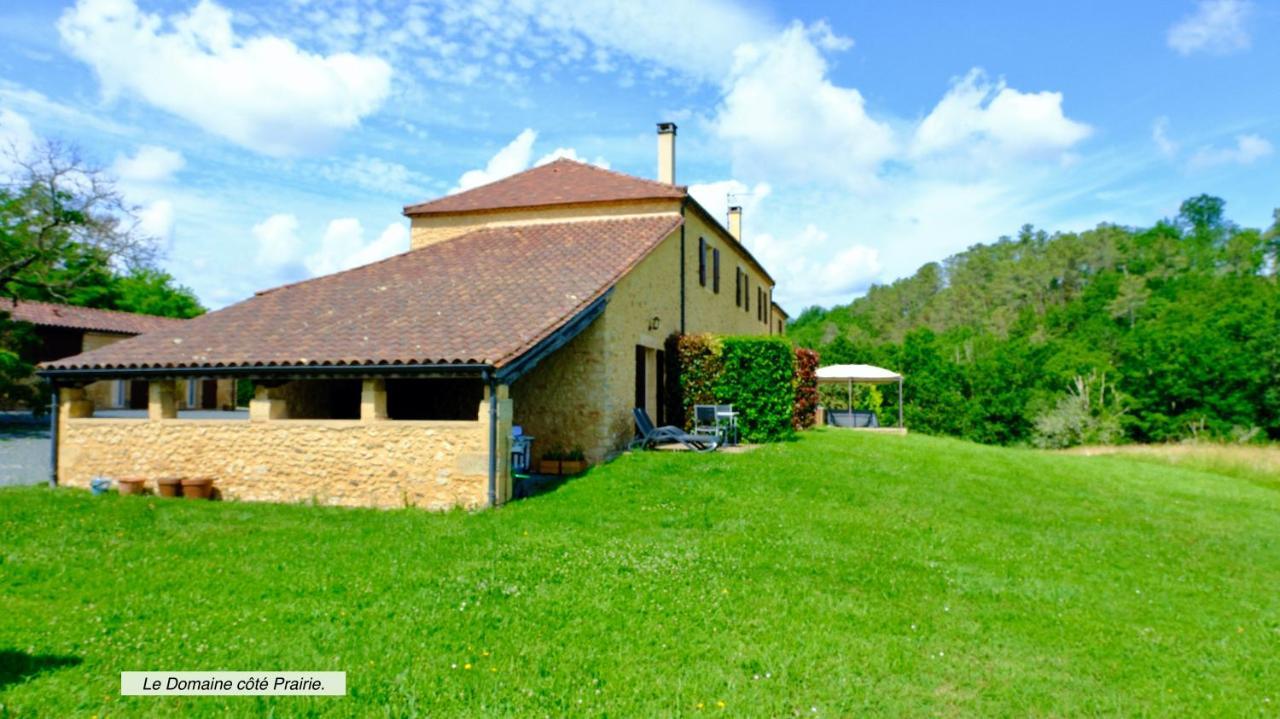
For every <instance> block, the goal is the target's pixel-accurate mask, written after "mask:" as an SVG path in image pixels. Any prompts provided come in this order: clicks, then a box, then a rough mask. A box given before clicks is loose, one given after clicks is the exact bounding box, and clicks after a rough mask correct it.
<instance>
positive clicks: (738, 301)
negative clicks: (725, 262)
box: [733, 267, 742, 307]
mask: <svg viewBox="0 0 1280 719" xmlns="http://www.w3.org/2000/svg"><path fill="white" fill-rule="evenodd" d="M733 273H734V274H733V306H734V307H741V306H742V268H741V267H738V268H736V269H734V271H733Z"/></svg>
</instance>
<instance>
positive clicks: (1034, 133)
mask: <svg viewBox="0 0 1280 719" xmlns="http://www.w3.org/2000/svg"><path fill="white" fill-rule="evenodd" d="M1091 132H1092V130H1091V129H1090V127H1089V126H1088V125H1086V124H1084V123H1081V122H1076V121H1075V120H1071V119H1069V118H1068V117H1067V116H1066V115H1064V114H1063V111H1062V93H1059V92H1019V91H1018V90H1015V89H1013V88H1010V87H1008V86H1006V85H1005V83H1004V81H1003V80H1001V81H999V82H996V83H991V82H989V81H987V79H986V77H985V75H984V74H983V72H982V71H981V70H979V69H977V68H975V69H973V70H970V71H969V73H968V74H967V75H965V76H964V77H963V78H960V79H959V80H957V81H956V82H955V83H954V84H953V85H952V86H951V89H950V90H948V91H947V94H946V95H944V96H943V98H942V100H940V101H939V102H938V104H937V105H936V106H935V107H934V108H933V110H932V111H931V112H930V113H929V114H928V115H927V116H926V117H925V118H924V120H922V121H921V122H920V124H919V126H917V127H916V131H915V137H914V139H913V140H912V143H911V150H910V155H911V156H912V157H916V158H923V157H928V156H935V155H938V154H940V153H948V152H957V151H958V152H959V154H961V155H962V156H966V157H968V158H981V159H984V160H987V161H992V160H995V161H1002V160H1008V159H1024V158H1029V157H1036V156H1043V155H1045V154H1053V153H1061V152H1063V151H1065V150H1066V149H1067V148H1069V147H1071V146H1073V145H1075V144H1076V143H1078V142H1080V141H1081V140H1083V139H1084V138H1086V137H1088V136H1089V134H1090V133H1091Z"/></svg>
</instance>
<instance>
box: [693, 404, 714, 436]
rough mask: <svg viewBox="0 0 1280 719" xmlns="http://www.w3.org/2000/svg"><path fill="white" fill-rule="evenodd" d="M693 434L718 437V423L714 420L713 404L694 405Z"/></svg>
mask: <svg viewBox="0 0 1280 719" xmlns="http://www.w3.org/2000/svg"><path fill="white" fill-rule="evenodd" d="M693 432H694V434H714V435H716V436H719V435H720V422H719V421H718V420H717V419H716V406H715V405H714V404H695V405H694V406H693Z"/></svg>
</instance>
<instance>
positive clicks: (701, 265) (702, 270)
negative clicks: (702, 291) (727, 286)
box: [698, 237, 707, 287]
mask: <svg viewBox="0 0 1280 719" xmlns="http://www.w3.org/2000/svg"><path fill="white" fill-rule="evenodd" d="M698 284H700V285H702V286H703V287H706V286H707V240H706V238H703V237H699V238H698Z"/></svg>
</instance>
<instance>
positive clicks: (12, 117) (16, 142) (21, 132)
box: [0, 108, 38, 176]
mask: <svg viewBox="0 0 1280 719" xmlns="http://www.w3.org/2000/svg"><path fill="white" fill-rule="evenodd" d="M37 142H38V139H37V138H36V133H35V132H34V131H32V129H31V123H29V122H27V118H25V117H23V116H22V115H19V114H18V113H16V112H14V111H13V110H10V109H8V108H0V176H2V175H5V174H8V173H9V172H10V171H12V170H13V169H14V168H13V167H10V159H11V158H15V157H22V156H24V155H26V154H27V153H28V152H30V151H31V149H32V148H34V147H35V146H36V143H37Z"/></svg>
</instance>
